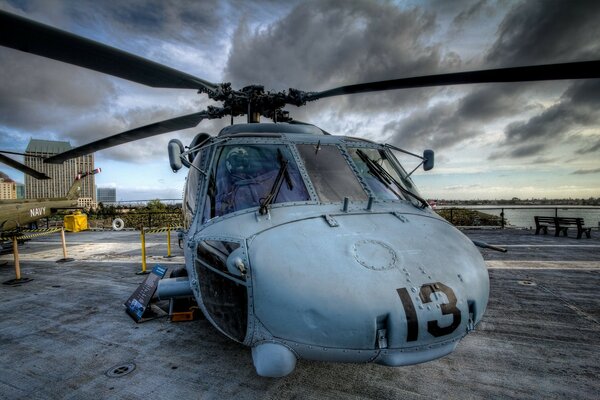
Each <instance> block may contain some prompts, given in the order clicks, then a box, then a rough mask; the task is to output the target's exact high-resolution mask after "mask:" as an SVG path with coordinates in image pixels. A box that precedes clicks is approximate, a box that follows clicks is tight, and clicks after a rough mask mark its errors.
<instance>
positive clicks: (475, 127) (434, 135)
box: [384, 84, 529, 150]
mask: <svg viewBox="0 0 600 400" xmlns="http://www.w3.org/2000/svg"><path fill="white" fill-rule="evenodd" d="M525 91H526V86H523V85H521V84H505V85H502V84H496V85H490V86H487V87H477V88H475V89H473V90H472V91H470V92H468V93H467V94H466V95H465V96H463V97H462V98H460V99H459V100H458V101H451V102H444V103H438V104H436V105H434V106H432V107H429V108H424V109H422V110H418V111H415V112H412V113H411V114H410V115H408V116H406V117H401V118H399V119H397V120H395V121H392V122H389V123H388V124H386V125H385V127H384V133H386V134H388V135H390V134H391V135H393V136H392V143H394V144H396V145H398V146H401V147H402V146H405V147H413V148H421V147H431V148H435V149H438V150H441V149H444V148H448V147H452V146H455V145H457V144H458V143H461V142H463V141H465V140H468V139H470V138H473V137H476V136H478V135H482V134H485V132H486V129H485V127H486V124H487V123H488V122H491V121H494V120H496V119H498V118H503V117H507V116H511V115H513V114H514V113H517V112H521V111H522V110H523V108H524V107H523V101H522V100H523V95H524V93H525ZM526 107H529V106H526Z"/></svg>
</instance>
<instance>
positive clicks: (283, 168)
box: [258, 149, 294, 215]
mask: <svg viewBox="0 0 600 400" xmlns="http://www.w3.org/2000/svg"><path fill="white" fill-rule="evenodd" d="M277 159H278V160H279V164H280V167H279V172H278V173H277V176H276V177H275V181H274V182H273V186H271V190H270V191H269V193H267V196H266V197H264V198H263V199H262V200H261V201H260V208H259V209H258V212H259V213H260V215H265V214H266V213H268V212H269V206H270V205H271V204H272V203H273V202H274V201H275V199H276V198H277V195H278V194H279V190H281V184H282V183H283V181H284V179H285V181H286V182H287V185H288V188H289V189H290V190H292V189H293V187H294V186H293V184H292V179H291V178H290V175H289V173H288V171H287V167H288V160H286V159H285V158H283V155H282V154H281V151H279V149H278V150H277Z"/></svg>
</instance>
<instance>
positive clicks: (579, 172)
mask: <svg viewBox="0 0 600 400" xmlns="http://www.w3.org/2000/svg"><path fill="white" fill-rule="evenodd" d="M589 174H600V168H595V169H578V170H577V171H573V172H571V175H589Z"/></svg>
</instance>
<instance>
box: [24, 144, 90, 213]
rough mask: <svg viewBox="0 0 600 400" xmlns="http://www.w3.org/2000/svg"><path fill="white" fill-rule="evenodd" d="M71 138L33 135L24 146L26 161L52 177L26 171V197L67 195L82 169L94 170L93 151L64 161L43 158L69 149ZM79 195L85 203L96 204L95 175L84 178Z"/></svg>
mask: <svg viewBox="0 0 600 400" xmlns="http://www.w3.org/2000/svg"><path fill="white" fill-rule="evenodd" d="M70 149H71V144H70V143H69V142H58V141H50V140H38V139H31V140H30V141H29V144H28V145H27V149H26V150H25V154H26V155H25V165H27V166H28V167H31V168H33V169H35V170H37V171H40V172H43V173H45V174H46V175H48V176H49V177H50V178H52V179H35V178H33V177H31V176H29V175H25V198H27V199H36V198H52V197H64V196H66V195H67V192H68V191H69V188H70V187H71V185H72V184H73V181H74V180H75V176H76V175H77V174H79V173H82V172H89V171H93V170H94V155H93V154H88V155H85V156H80V157H77V158H73V159H70V160H67V161H65V162H64V163H62V164H46V163H44V162H43V159H44V158H47V157H50V156H53V155H55V154H59V153H62V152H64V151H67V150H70ZM80 197H81V198H82V201H81V202H82V206H84V205H83V203H85V207H90V206H91V207H95V203H96V185H95V179H94V175H91V176H88V177H86V178H84V179H83V185H82V187H81V193H80Z"/></svg>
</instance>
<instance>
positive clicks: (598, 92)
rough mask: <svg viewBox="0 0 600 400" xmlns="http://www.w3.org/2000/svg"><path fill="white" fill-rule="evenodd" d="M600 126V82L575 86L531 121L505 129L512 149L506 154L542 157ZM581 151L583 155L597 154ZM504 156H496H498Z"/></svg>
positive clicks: (592, 81) (575, 84)
mask: <svg viewBox="0 0 600 400" xmlns="http://www.w3.org/2000/svg"><path fill="white" fill-rule="evenodd" d="M599 123H600V79H593V80H586V81H578V82H576V83H573V84H572V85H571V86H570V87H569V88H568V89H567V90H566V91H565V93H564V94H563V95H562V96H561V98H560V100H559V102H557V103H556V104H554V105H552V106H550V107H548V108H547V109H545V110H544V111H543V112H541V113H540V114H537V115H536V116H534V117H532V118H531V119H529V120H528V121H523V122H516V123H512V124H510V125H508V126H507V128H506V130H505V135H506V139H505V142H504V146H505V147H509V148H512V150H510V151H504V153H503V154H505V155H506V156H509V157H515V158H519V157H523V156H531V155H535V154H539V153H541V152H542V151H544V150H547V149H548V148H550V147H552V146H556V145H557V144H560V143H562V142H564V141H566V140H568V139H569V133H571V132H572V131H573V130H576V129H582V128H597V126H598V124H599ZM597 147H598V144H596V145H595V146H591V149H592V150H589V151H586V150H579V151H578V152H579V153H580V154H584V153H588V152H593V151H595V150H594V149H597ZM499 154H500V153H496V156H498V155H499Z"/></svg>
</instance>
